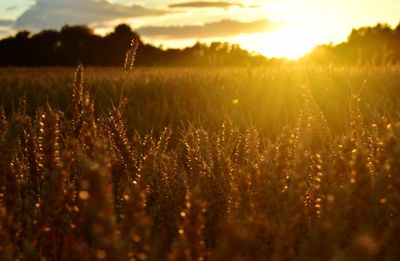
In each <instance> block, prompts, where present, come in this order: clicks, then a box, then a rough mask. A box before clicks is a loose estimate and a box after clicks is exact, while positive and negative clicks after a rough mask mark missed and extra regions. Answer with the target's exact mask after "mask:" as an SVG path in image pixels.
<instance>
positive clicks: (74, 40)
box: [0, 24, 400, 66]
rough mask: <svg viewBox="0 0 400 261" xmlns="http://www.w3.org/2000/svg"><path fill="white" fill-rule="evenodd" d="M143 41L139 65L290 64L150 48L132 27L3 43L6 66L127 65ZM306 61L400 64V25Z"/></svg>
mask: <svg viewBox="0 0 400 261" xmlns="http://www.w3.org/2000/svg"><path fill="white" fill-rule="evenodd" d="M134 36H137V38H138V39H139V41H140V45H139V50H138V53H137V57H136V65H138V66H255V65H256V66H257V65H277V64H279V65H282V64H283V65H285V64H287V61H285V60H284V59H267V58H266V57H264V56H262V55H255V54H253V53H249V52H248V51H246V50H243V49H242V48H240V46H239V45H236V44H229V43H222V42H214V43H211V44H209V45H207V44H202V43H196V44H195V45H194V46H192V47H187V48H185V49H168V50H164V49H161V48H157V47H154V46H152V45H149V44H144V43H143V42H142V41H141V40H140V37H139V36H138V35H137V34H136V33H135V32H134V31H133V30H132V29H131V27H129V26H128V25H126V24H120V25H118V26H117V27H115V28H114V31H113V32H111V33H109V34H107V35H106V36H99V35H96V34H95V33H94V32H93V31H92V30H91V29H90V28H89V27H87V26H85V25H78V26H68V25H66V26H64V27H63V28H62V29H61V30H60V31H55V30H44V31H42V32H39V33H37V34H33V35H32V34H31V33H30V32H28V31H21V32H18V33H17V34H16V35H15V36H13V37H9V38H5V39H3V40H0V57H1V58H0V66H75V65H76V64H78V63H83V64H85V65H91V66H122V65H123V63H124V57H125V53H126V51H127V50H128V48H129V44H130V42H131V39H132V38H133V37H134ZM301 60H302V61H305V62H307V63H312V64H338V65H380V64H396V63H399V62H400V24H399V25H398V26H397V27H396V28H391V27H390V26H388V25H385V24H377V25H376V26H374V27H362V28H358V29H353V31H352V32H351V34H350V35H349V37H348V39H347V41H346V42H343V43H341V44H338V45H332V44H330V45H321V46H317V47H316V48H315V49H314V50H313V51H312V52H311V53H310V54H309V55H306V56H304V57H303V58H302V59H301Z"/></svg>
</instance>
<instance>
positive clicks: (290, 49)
mask: <svg viewBox="0 0 400 261" xmlns="http://www.w3.org/2000/svg"><path fill="white" fill-rule="evenodd" d="M236 42H237V43H239V44H240V45H241V46H243V47H244V48H247V49H249V50H251V51H254V52H256V53H260V54H262V55H265V56H267V57H283V58H288V59H298V58H300V57H301V56H303V55H305V54H307V53H309V52H310V51H312V49H313V48H314V47H315V46H316V45H318V44H322V43H326V42H327V39H326V37H325V32H324V31H323V29H322V28H319V27H316V26H315V27H300V26H297V27H285V28H282V29H279V30H277V31H274V32H268V33H258V34H251V35H243V36H240V37H238V38H237V39H236Z"/></svg>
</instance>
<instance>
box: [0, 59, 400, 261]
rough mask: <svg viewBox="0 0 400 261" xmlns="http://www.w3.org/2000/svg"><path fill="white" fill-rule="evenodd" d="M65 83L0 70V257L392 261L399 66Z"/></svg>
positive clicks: (398, 234) (91, 74)
mask: <svg viewBox="0 0 400 261" xmlns="http://www.w3.org/2000/svg"><path fill="white" fill-rule="evenodd" d="M74 71H75V70H74V69H65V68H37V69H14V68H5V69H0V173H1V174H0V260H18V259H19V260H397V259H398V258H399V256H400V243H399V242H400V208H399V206H400V139H399V138H400V67H399V66H397V67H396V66H393V67H389V66H388V67H333V66H330V67H308V68H302V67H300V66H295V65H294V66H289V67H282V68H258V69H256V68H254V69H250V68H230V69H228V68H135V69H134V70H133V71H131V72H128V73H124V72H123V71H122V70H121V69H117V68H114V69H111V68H109V69H105V68H85V70H84V72H83V71H82V70H81V69H80V68H78V69H77V70H76V71H75V72H74ZM74 74H75V76H74ZM121 97H122V98H121Z"/></svg>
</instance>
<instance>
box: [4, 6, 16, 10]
mask: <svg viewBox="0 0 400 261" xmlns="http://www.w3.org/2000/svg"><path fill="white" fill-rule="evenodd" d="M16 9H17V6H16V5H12V6H9V7H7V8H6V9H4V11H7V12H9V11H14V10H16Z"/></svg>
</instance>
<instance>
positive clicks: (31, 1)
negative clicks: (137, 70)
mask: <svg viewBox="0 0 400 261" xmlns="http://www.w3.org/2000/svg"><path fill="white" fill-rule="evenodd" d="M0 2H1V4H0V37H5V36H8V35H10V34H12V33H14V32H15V31H17V30H21V29H26V30H29V31H32V32H36V31H39V30H41V29H50V28H53V29H59V28H61V27H62V26H63V25H64V24H70V25H73V24H88V25H90V26H91V27H92V28H94V29H95V30H96V32H98V33H101V34H104V33H107V32H109V31H110V30H112V28H113V27H114V26H115V25H116V24H119V23H122V22H124V23H128V24H130V25H131V26H132V28H134V29H135V30H136V31H138V32H139V34H140V35H141V36H142V38H143V39H144V40H145V41H146V42H150V43H153V44H155V45H157V46H159V45H162V46H164V47H184V46H188V45H192V44H193V43H195V42H196V41H198V40H199V41H202V42H210V41H217V40H218V41H229V42H235V43H239V44H240V45H241V46H242V47H244V48H247V49H249V50H251V51H255V52H260V53H262V54H264V55H266V56H275V57H282V56H283V57H289V58H297V57H299V56H301V55H302V54H304V53H306V52H308V51H310V50H311V49H312V48H313V47H314V46H315V45H317V44H321V43H329V42H335V43H336V42H340V41H343V40H345V39H346V37H347V36H348V34H349V33H350V32H351V29H352V28H354V27H360V26H364V25H375V24H376V23H378V22H382V23H388V24H390V25H392V26H396V25H397V24H399V22H400V1H399V0H379V1H378V0H270V1H267V0H242V1H240V0H231V1H191V0H145V1H144V0H109V1H106V0H0Z"/></svg>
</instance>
